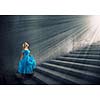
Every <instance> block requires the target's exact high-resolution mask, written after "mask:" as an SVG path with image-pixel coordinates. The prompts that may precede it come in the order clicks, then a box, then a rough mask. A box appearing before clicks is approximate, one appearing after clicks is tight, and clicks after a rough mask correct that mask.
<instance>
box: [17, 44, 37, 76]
mask: <svg viewBox="0 0 100 100" xmlns="http://www.w3.org/2000/svg"><path fill="white" fill-rule="evenodd" d="M22 47H23V50H22V52H21V56H20V61H19V64H18V73H20V74H22V75H29V74H30V75H31V74H32V73H33V71H34V70H35V68H36V61H35V59H34V57H32V56H31V55H30V50H29V44H28V43H27V42H24V43H23V45H22Z"/></svg>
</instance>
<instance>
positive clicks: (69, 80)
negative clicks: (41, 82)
mask: <svg viewBox="0 0 100 100" xmlns="http://www.w3.org/2000/svg"><path fill="white" fill-rule="evenodd" d="M37 70H38V71H39V72H41V73H45V75H46V76H50V77H52V78H53V79H55V80H59V81H60V82H62V83H63V84H74V85H75V84H91V83H89V82H88V81H85V80H83V79H80V78H77V77H75V76H71V75H68V74H65V73H62V72H59V71H55V70H52V69H49V68H44V67H40V66H38V67H37Z"/></svg>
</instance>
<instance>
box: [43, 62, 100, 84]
mask: <svg viewBox="0 0 100 100" xmlns="http://www.w3.org/2000/svg"><path fill="white" fill-rule="evenodd" d="M42 67H45V68H48V69H51V70H55V71H59V72H61V73H65V74H67V75H72V76H76V77H78V78H81V79H85V80H88V81H91V82H92V83H99V81H100V75H99V74H96V73H93V72H89V71H83V70H79V69H75V68H69V67H67V66H66V67H65V66H61V65H56V64H51V63H44V64H43V65H42Z"/></svg>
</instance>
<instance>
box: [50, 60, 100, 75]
mask: <svg viewBox="0 0 100 100" xmlns="http://www.w3.org/2000/svg"><path fill="white" fill-rule="evenodd" d="M49 63H51V64H56V65H60V66H64V67H70V68H76V69H81V70H84V71H91V72H95V73H100V70H98V68H93V67H87V66H80V65H77V64H76V65H75V64H74V65H72V64H66V63H61V62H54V61H50V62H49Z"/></svg>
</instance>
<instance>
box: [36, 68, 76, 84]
mask: <svg viewBox="0 0 100 100" xmlns="http://www.w3.org/2000/svg"><path fill="white" fill-rule="evenodd" d="M37 72H39V73H43V74H44V75H47V76H49V77H51V78H53V79H55V80H57V81H60V82H62V84H70V85H71V84H76V83H74V82H72V81H69V80H66V79H63V78H60V77H58V76H56V75H53V74H50V73H48V72H45V71H42V70H40V69H38V68H37Z"/></svg>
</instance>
